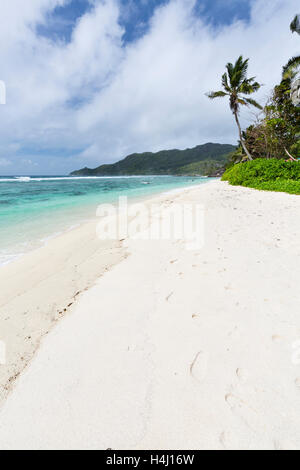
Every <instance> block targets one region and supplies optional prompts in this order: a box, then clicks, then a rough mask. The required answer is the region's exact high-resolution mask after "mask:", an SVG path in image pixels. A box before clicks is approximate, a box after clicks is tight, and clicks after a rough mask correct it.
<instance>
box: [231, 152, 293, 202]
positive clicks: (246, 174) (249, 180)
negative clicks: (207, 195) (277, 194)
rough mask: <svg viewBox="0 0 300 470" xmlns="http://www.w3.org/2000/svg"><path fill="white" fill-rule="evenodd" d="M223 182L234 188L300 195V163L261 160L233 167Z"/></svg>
mask: <svg viewBox="0 0 300 470" xmlns="http://www.w3.org/2000/svg"><path fill="white" fill-rule="evenodd" d="M222 180H223V181H228V182H229V183H230V184H232V185H233V186H247V187H249V188H254V189H262V190H266V191H283V192H287V193H291V194H300V162H286V161H284V160H277V159H270V160H268V159H262V158H259V159H256V160H253V161H251V162H246V163H239V164H237V165H233V166H231V167H230V168H229V169H228V170H226V172H225V173H224V175H223V177H222Z"/></svg>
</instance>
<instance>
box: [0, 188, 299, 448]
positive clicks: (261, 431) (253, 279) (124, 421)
mask: <svg viewBox="0 0 300 470" xmlns="http://www.w3.org/2000/svg"><path fill="white" fill-rule="evenodd" d="M160 200H161V201H162V202H164V203H165V204H170V203H172V201H175V202H185V203H187V202H197V203H199V202H200V203H203V204H204V205H205V207H206V240H205V245H204V248H203V249H201V250H198V251H187V250H186V249H185V245H184V244H183V243H182V242H175V241H159V242H158V241H132V240H127V242H126V244H127V246H128V251H129V252H130V254H131V256H129V257H128V258H127V259H126V260H125V261H123V262H122V263H120V264H118V265H116V266H115V267H114V268H113V269H112V270H111V271H109V272H108V273H106V274H105V276H103V277H102V278H101V279H99V280H98V282H97V284H96V285H95V286H94V287H93V288H91V289H90V290H89V291H88V292H86V293H85V294H84V295H82V297H81V298H80V300H79V302H78V304H77V306H76V307H75V308H74V310H73V312H72V313H71V314H70V315H68V316H67V317H65V318H64V319H62V321H61V322H60V323H59V324H58V325H57V326H56V328H55V329H53V330H52V332H51V333H50V334H49V335H48V337H47V338H45V340H44V341H43V344H42V346H41V347H40V350H39V352H38V354H37V355H36V357H35V359H34V360H33V361H32V363H31V365H30V367H29V368H27V369H26V371H25V372H24V373H23V374H22V376H21V377H20V379H19V380H18V383H17V386H16V388H15V390H14V392H13V393H12V394H11V395H10V397H9V399H8V400H7V402H6V404H5V405H4V407H3V409H2V411H1V413H0V448H5V449H6V448H10V449H11V448H26V449H28V448H43V449H44V448H100V449H101V448H102V449H105V448H112V449H121V448H122V449H124V448H128V449H145V448H152V449H156V448H157V449H158V448H162V449H163V448H166V449H224V448H225V449H231V448H234V449H248V448H250V449H289V448H298V449H300V361H299V358H300V354H299V355H298V354H297V352H298V351H297V348H298V349H300V346H299V344H298V345H297V344H295V342H297V341H300V316H299V304H300V289H299V279H300V263H299V255H300V241H299V232H300V217H299V213H300V211H299V209H300V198H299V197H297V196H290V195H285V194H279V193H277V194H274V193H264V192H258V191H254V190H249V189H243V188H233V187H229V186H227V184H226V183H221V182H215V183H211V184H209V185H207V186H202V187H200V188H193V189H189V190H185V191H182V192H180V193H176V194H174V195H172V196H170V195H168V196H162V197H161V198H160ZM293 347H294V349H293Z"/></svg>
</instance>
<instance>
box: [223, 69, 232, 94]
mask: <svg viewBox="0 0 300 470" xmlns="http://www.w3.org/2000/svg"><path fill="white" fill-rule="evenodd" d="M222 85H223V88H224V89H225V90H226V91H227V92H228V93H230V92H231V88H230V86H229V83H228V75H227V73H224V75H222Z"/></svg>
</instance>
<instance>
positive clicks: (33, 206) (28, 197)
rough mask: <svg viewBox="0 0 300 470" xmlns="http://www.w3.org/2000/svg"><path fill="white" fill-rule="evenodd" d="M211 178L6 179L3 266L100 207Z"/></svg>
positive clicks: (1, 208)
mask: <svg viewBox="0 0 300 470" xmlns="http://www.w3.org/2000/svg"><path fill="white" fill-rule="evenodd" d="M206 181H207V180H206V178H191V177H173V176H147V177H145V176H143V177H105V178H71V177H31V178H29V177H26V178H17V177H0V264H3V263H7V262H9V261H10V260H12V259H14V258H15V257H16V256H19V255H20V254H22V253H24V252H26V251H28V250H30V249H33V248H36V247H38V246H41V245H42V244H43V243H45V241H46V240H47V239H48V238H49V237H51V236H54V235H56V234H58V233H61V232H63V231H65V230H67V229H69V228H70V227H73V226H75V225H77V224H79V223H80V222H83V221H85V220H89V219H91V218H92V217H93V216H95V213H96V208H97V205H98V204H101V203H104V202H111V203H115V202H117V200H118V197H119V196H128V198H138V197H145V196H148V195H152V194H157V193H160V192H164V191H167V190H171V189H175V188H180V187H184V186H192V185H197V184H201V183H205V182H206Z"/></svg>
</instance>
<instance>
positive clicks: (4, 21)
mask: <svg viewBox="0 0 300 470" xmlns="http://www.w3.org/2000/svg"><path fill="white" fill-rule="evenodd" d="M64 3H66V0H65V1H64V0H28V1H27V2H26V8H24V3H23V1H21V0H11V1H10V2H5V5H4V7H3V6H2V5H1V28H0V40H1V45H2V47H1V51H0V61H1V74H2V76H1V77H0V79H3V80H4V81H5V83H6V87H7V105H6V106H2V107H1V109H0V110H1V112H0V140H1V147H0V158H2V155H3V158H4V154H5V151H6V150H7V148H8V146H10V152H12V154H13V148H14V147H13V146H14V145H15V146H17V147H16V150H15V154H14V155H15V156H14V162H15V165H17V164H18V162H19V164H20V165H22V161H21V160H22V159H23V160H24V159H25V160H32V161H36V159H37V158H38V159H39V168H44V169H45V171H44V172H47V171H50V170H51V171H52V172H55V173H61V172H63V171H69V170H71V169H75V168H76V167H80V166H85V165H94V166H95V165H97V164H98V163H99V164H100V163H104V162H108V161H112V160H114V159H116V158H118V157H122V156H125V155H126V154H128V153H130V152H134V151H145V150H158V149H160V148H170V147H187V146H193V145H196V144H200V143H204V142H207V141H215V142H230V143H234V142H235V141H236V140H237V133H236V129H235V124H234V121H233V119H232V117H231V115H230V112H229V110H228V105H227V103H226V102H225V101H224V102H223V101H218V102H210V101H209V100H208V99H207V97H206V96H205V92H207V91H209V90H211V89H218V88H219V86H220V76H221V74H222V73H223V71H224V67H225V64H226V62H228V61H229V60H230V61H234V60H235V59H236V58H237V57H238V55H240V54H243V55H244V56H245V57H250V59H251V61H250V68H251V71H250V72H251V74H253V75H257V77H258V79H259V80H260V81H261V82H263V83H264V84H265V87H264V89H263V90H262V91H261V92H260V96H258V98H259V99H260V100H262V101H263V100H264V99H265V97H266V96H267V94H268V93H269V91H270V89H271V87H272V86H273V85H274V84H275V83H276V82H278V80H279V79H280V72H281V67H282V65H283V64H284V63H285V62H286V61H287V60H288V59H289V58H290V57H291V56H292V55H294V54H296V53H298V52H299V46H300V43H299V38H298V37H296V35H294V36H293V35H292V34H291V33H290V31H289V23H290V21H291V19H292V17H293V15H294V14H295V13H296V12H297V11H298V8H297V7H298V0H289V2H286V1H285V0H253V2H252V4H253V6H252V18H251V22H250V24H247V23H244V22H235V23H234V24H232V25H231V26H228V27H223V28H222V29H218V30H217V31H216V30H214V29H212V28H211V27H209V26H208V25H206V24H204V23H203V21H202V20H201V19H200V18H199V17H196V16H195V15H194V14H193V4H194V1H193V0H181V1H180V0H172V1H171V2H170V3H169V4H168V5H166V6H163V7H161V8H158V9H157V11H156V13H155V15H154V17H153V18H152V20H151V25H150V29H149V31H148V33H147V34H146V35H145V36H144V37H142V38H141V39H140V40H138V41H137V42H135V43H131V44H128V45H126V46H125V47H124V45H123V43H122V35H123V30H122V28H121V27H120V26H119V14H123V13H124V11H123V10H122V9H121V10H120V8H119V5H118V2H117V0H105V1H104V0H103V1H102V0H95V1H94V4H95V8H94V9H93V10H92V11H91V12H89V13H87V14H85V15H84V16H83V17H82V18H81V19H80V21H78V23H77V25H76V27H75V29H74V31H73V36H72V40H71V42H70V43H69V44H65V43H63V42H53V41H51V40H49V39H46V38H42V37H40V36H38V35H37V33H36V25H37V24H38V23H41V22H43V21H44V22H45V21H46V18H47V16H46V13H47V12H49V10H50V9H53V8H54V7H55V6H57V5H62V4H64ZM120 12H121V13H120ZM250 117H251V116H250V113H249V112H247V111H246V112H245V113H243V121H244V124H247V122H248V121H249V119H250ZM20 145H21V146H22V147H23V148H24V149H25V150H23V152H20V149H19V146H20ZM26 149H27V150H26ZM28 149H31V150H28ZM33 150H34V153H35V155H36V154H39V153H40V156H38V157H35V158H34V159H33V155H32V154H31V153H32V152H33ZM24 152H25V153H26V155H24ZM47 152H48V154H49V155H52V157H50V156H49V157H48V156H47ZM1 154H2V155H1ZM6 154H7V152H6ZM18 155H20V157H18ZM54 155H55V157H54ZM70 155H71V156H70ZM72 155H73V157H72ZM23 157H24V158H23ZM9 158H11V156H10V155H9ZM50 158H51V161H50ZM0 161H1V160H0ZM54 164H55V165H56V169H54V168H53V165H54Z"/></svg>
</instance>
